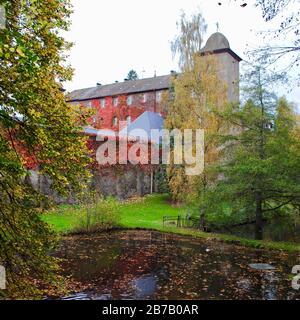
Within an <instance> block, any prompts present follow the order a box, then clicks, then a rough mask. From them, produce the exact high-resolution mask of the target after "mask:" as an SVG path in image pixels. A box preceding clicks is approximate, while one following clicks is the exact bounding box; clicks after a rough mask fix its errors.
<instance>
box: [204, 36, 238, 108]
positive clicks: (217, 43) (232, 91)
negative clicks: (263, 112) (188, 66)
mask: <svg viewBox="0 0 300 320" xmlns="http://www.w3.org/2000/svg"><path fill="white" fill-rule="evenodd" d="M201 54H203V55H207V54H214V55H215V56H216V58H217V61H218V63H219V70H218V73H219V76H220V78H221V79H222V80H223V81H225V83H226V84H227V86H228V100H229V101H230V102H238V101H239V77H240V67H239V64H240V62H241V61H242V59H241V58H240V57H239V56H238V55H237V54H236V53H234V52H233V51H232V50H231V49H230V45H229V41H228V40H227V38H226V37H225V36H224V35H223V34H222V33H220V32H216V33H214V34H212V35H211V36H210V37H209V39H208V40H207V42H206V45H205V46H204V47H203V48H202V49H201Z"/></svg>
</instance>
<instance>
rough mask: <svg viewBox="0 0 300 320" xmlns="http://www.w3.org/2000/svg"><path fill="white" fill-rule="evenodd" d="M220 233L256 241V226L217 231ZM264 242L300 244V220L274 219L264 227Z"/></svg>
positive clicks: (249, 225) (248, 225)
mask: <svg viewBox="0 0 300 320" xmlns="http://www.w3.org/2000/svg"><path fill="white" fill-rule="evenodd" d="M215 231H216V232H218V233H225V234H232V235H235V236H238V237H242V238H248V239H255V224H254V223H250V224H245V225H241V226H238V227H232V228H226V229H225V228H224V229H219V230H215ZM262 237H263V239H264V240H271V241H285V242H294V243H300V218H297V219H290V218H283V217H280V218H277V219H276V218H273V219H270V220H269V221H268V222H265V223H264V225H263V233H262Z"/></svg>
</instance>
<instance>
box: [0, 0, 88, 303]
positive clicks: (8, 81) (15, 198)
mask: <svg viewBox="0 0 300 320" xmlns="http://www.w3.org/2000/svg"><path fill="white" fill-rule="evenodd" d="M0 4H1V5H4V6H5V9H6V28H5V29H1V30H0V195H1V198H0V199H1V200H0V264H1V265H3V266H5V268H6V272H7V287H8V290H7V291H6V293H7V294H10V295H14V294H18V295H20V294H21V295H22V296H23V297H25V296H27V295H30V294H32V293H33V292H34V289H36V287H37V286H36V282H35V280H38V281H41V282H49V281H52V280H53V279H54V277H53V274H52V272H51V271H53V269H54V268H55V260H54V259H53V258H52V257H51V256H50V255H49V253H50V250H51V249H52V248H53V246H54V237H53V235H52V234H51V232H50V230H49V227H48V226H47V225H46V224H45V223H43V222H42V221H41V219H40V214H41V213H42V211H43V208H41V205H42V204H43V203H45V200H46V199H45V198H44V197H43V196H42V195H41V194H39V193H38V191H36V190H34V189H33V188H32V187H31V186H30V185H28V184H27V183H26V181H27V179H26V176H27V175H28V171H27V165H26V162H27V161H26V159H25V158H24V154H27V156H30V157H31V158H33V160H34V163H36V164H37V165H38V167H39V171H40V174H42V175H46V176H47V177H49V178H50V179H51V181H52V188H53V190H56V191H57V192H58V193H59V194H61V195H66V194H67V193H69V192H71V191H76V190H81V189H82V187H83V183H84V181H85V180H86V178H87V176H88V175H87V171H86V166H87V164H88V162H89V161H88V156H87V154H88V152H87V149H86V141H85V138H84V137H83V135H82V134H81V128H80V127H78V125H77V123H76V121H75V119H78V114H77V113H76V111H75V110H74V109H72V108H71V106H69V105H67V104H66V102H65V97H64V94H63V90H62V83H63V82H64V81H66V80H70V79H71V75H72V70H71V69H70V68H69V67H66V65H67V64H66V55H65V52H66V50H67V49H68V48H69V47H70V44H69V43H67V42H66V41H65V40H64V39H63V38H62V36H61V34H62V31H66V30H68V27H69V17H70V14H71V4H70V1H69V0H49V1H34V0H11V1H3V0H1V1H0ZM80 118H81V120H83V118H84V117H83V118H82V117H80ZM24 150H25V152H24Z"/></svg>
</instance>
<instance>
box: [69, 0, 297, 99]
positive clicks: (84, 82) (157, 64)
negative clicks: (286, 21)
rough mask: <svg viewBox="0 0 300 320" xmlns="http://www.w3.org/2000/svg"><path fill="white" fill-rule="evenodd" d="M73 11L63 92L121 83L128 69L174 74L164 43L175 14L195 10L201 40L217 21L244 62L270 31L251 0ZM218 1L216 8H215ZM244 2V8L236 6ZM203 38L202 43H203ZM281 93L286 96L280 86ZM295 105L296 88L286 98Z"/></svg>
mask: <svg viewBox="0 0 300 320" xmlns="http://www.w3.org/2000/svg"><path fill="white" fill-rule="evenodd" d="M72 2H73V6H74V13H73V16H72V27H71V30H70V32H69V33H68V34H67V36H66V37H67V39H68V40H70V41H72V42H74V43H75V45H74V47H73V48H72V50H71V52H70V58H69V61H70V63H71V65H72V67H73V68H74V69H75V74H74V78H73V80H72V82H70V83H67V85H66V89H67V90H68V91H71V90H75V89H80V88H86V87H92V86H95V85H96V83H97V82H100V83H101V84H108V83H112V82H115V81H116V80H118V81H123V79H124V78H125V77H126V75H127V73H128V71H129V70H131V69H134V70H136V71H137V72H138V74H139V77H140V78H143V77H152V76H153V75H154V73H155V72H156V74H157V75H163V74H168V73H169V72H170V70H177V69H178V68H177V61H176V60H173V59H172V54H171V50H170V41H171V40H172V39H173V38H174V36H175V35H176V32H177V30H176V22H177V21H178V20H179V18H180V13H181V10H184V11H185V12H186V13H187V14H191V13H192V12H195V11H197V10H198V9H200V10H201V11H202V13H203V16H204V18H205V19H206V21H207V23H208V32H207V36H206V39H207V38H208V37H209V35H210V34H211V33H213V32H216V31H217V26H216V24H217V22H218V23H219V26H220V32H222V33H223V34H224V35H225V36H226V37H227V38H228V40H229V42H230V45H231V48H232V50H233V51H235V52H236V53H237V54H238V55H240V56H241V57H242V58H243V59H247V57H246V55H245V52H246V50H247V48H249V47H250V48H256V47H257V46H258V45H259V44H262V43H263V39H262V37H261V36H259V35H258V34H257V32H259V31H261V30H266V29H269V28H270V25H269V24H267V23H265V22H264V21H263V19H262V15H261V11H260V9H259V8H256V7H255V6H254V5H253V3H254V1H253V0H252V1H251V0H248V1H240V0H236V1H235V0H231V1H229V0H217V1H215V0H151V1H150V0H126V1H124V0H84V1H82V0H72ZM219 2H221V3H222V5H221V6H220V5H218V3H219ZM244 2H247V3H248V5H247V6H246V7H244V8H242V7H240V4H243V3H244ZM206 39H205V40H206ZM281 93H282V94H283V93H286V94H287V91H286V90H285V89H284V88H281ZM287 95H288V97H289V99H291V100H293V101H295V102H297V103H298V104H300V94H299V88H295V89H294V90H293V92H291V93H289V94H287Z"/></svg>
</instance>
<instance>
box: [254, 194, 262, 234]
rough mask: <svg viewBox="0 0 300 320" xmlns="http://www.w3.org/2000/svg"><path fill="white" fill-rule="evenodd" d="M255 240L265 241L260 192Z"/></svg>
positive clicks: (258, 195) (257, 199)
mask: <svg viewBox="0 0 300 320" xmlns="http://www.w3.org/2000/svg"><path fill="white" fill-rule="evenodd" d="M255 239H256V240H262V239H263V214H262V197H261V193H260V192H259V193H258V194H257V195H256V222H255Z"/></svg>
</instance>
